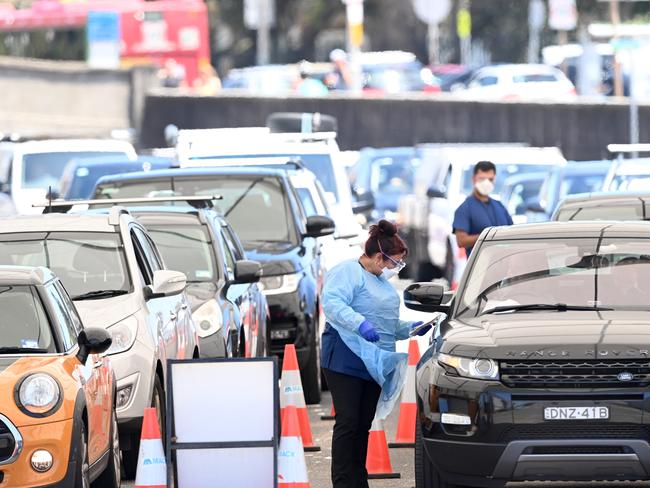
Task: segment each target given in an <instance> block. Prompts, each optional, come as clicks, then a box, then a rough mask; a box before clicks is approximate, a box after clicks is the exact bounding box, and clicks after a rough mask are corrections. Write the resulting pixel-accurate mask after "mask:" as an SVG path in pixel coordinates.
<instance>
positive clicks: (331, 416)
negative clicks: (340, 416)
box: [320, 403, 336, 420]
mask: <svg viewBox="0 0 650 488" xmlns="http://www.w3.org/2000/svg"><path fill="white" fill-rule="evenodd" d="M320 419H321V420H335V419H336V411H335V410H334V404H333V403H332V408H331V409H330V414H329V415H321V416H320Z"/></svg>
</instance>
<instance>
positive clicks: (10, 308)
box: [0, 285, 56, 352]
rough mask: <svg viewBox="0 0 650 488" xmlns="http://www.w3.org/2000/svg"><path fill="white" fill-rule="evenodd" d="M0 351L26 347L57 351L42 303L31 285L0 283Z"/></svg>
mask: <svg viewBox="0 0 650 488" xmlns="http://www.w3.org/2000/svg"><path fill="white" fill-rule="evenodd" d="M0 310H2V313H1V314H0V352H2V348H5V347H7V348H12V347H18V348H26V349H35V350H41V352H42V351H45V352H56V346H55V343H54V341H53V340H52V332H51V329H50V323H49V321H48V319H47V315H46V314H45V310H44V308H43V303H42V302H41V299H40V297H39V296H38V293H37V291H36V289H35V288H33V287H31V286H13V285H12V286H7V285H3V286H0Z"/></svg>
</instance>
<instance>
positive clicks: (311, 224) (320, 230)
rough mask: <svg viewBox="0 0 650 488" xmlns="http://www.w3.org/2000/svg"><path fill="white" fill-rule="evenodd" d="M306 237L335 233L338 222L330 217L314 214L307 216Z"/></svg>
mask: <svg viewBox="0 0 650 488" xmlns="http://www.w3.org/2000/svg"><path fill="white" fill-rule="evenodd" d="M306 228H307V231H306V232H305V237H324V236H329V235H331V234H334V231H335V230H336V224H335V223H334V221H333V220H332V219H330V218H329V217H325V216H323V215H312V216H311V217H308V218H307V225H306Z"/></svg>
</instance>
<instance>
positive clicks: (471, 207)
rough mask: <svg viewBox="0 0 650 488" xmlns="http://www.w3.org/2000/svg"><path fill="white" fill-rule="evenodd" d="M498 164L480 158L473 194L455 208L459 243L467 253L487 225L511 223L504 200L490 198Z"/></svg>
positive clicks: (455, 229) (475, 172)
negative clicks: (502, 201)
mask: <svg viewBox="0 0 650 488" xmlns="http://www.w3.org/2000/svg"><path fill="white" fill-rule="evenodd" d="M496 177H497V168H496V166H495V165H494V163H491V162H490V161H480V162H478V163H476V166H474V176H473V178H472V183H473V184H474V190H473V191H472V194H471V195H470V196H468V197H467V199H465V201H464V202H463V203H462V204H461V205H460V207H458V208H457V209H456V213H455V214H454V234H456V241H457V242H458V246H459V247H464V248H465V250H466V251H467V255H468V256H469V254H470V253H471V252H472V248H473V247H474V244H476V241H477V240H478V236H479V235H480V234H481V232H483V229H486V228H487V227H496V226H499V225H512V217H510V214H509V213H508V211H507V210H506V208H505V207H504V206H503V204H502V203H501V202H500V201H498V200H494V199H493V198H490V193H492V192H493V191H494V180H496Z"/></svg>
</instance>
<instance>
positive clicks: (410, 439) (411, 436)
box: [388, 339, 420, 447]
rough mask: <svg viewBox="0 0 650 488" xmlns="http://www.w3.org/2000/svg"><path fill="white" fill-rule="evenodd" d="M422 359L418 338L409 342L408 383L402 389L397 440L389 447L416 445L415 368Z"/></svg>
mask: <svg viewBox="0 0 650 488" xmlns="http://www.w3.org/2000/svg"><path fill="white" fill-rule="evenodd" d="M419 360H420V347H419V346H418V341H417V339H411V340H410V342H409V365H408V370H407V371H406V385H404V389H403V390H402V399H401V403H400V406H399V420H398V421H397V435H396V436H395V442H391V443H390V444H388V447H415V417H416V415H417V410H418V409H417V405H416V403H415V369H416V366H417V365H418V361H419Z"/></svg>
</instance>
